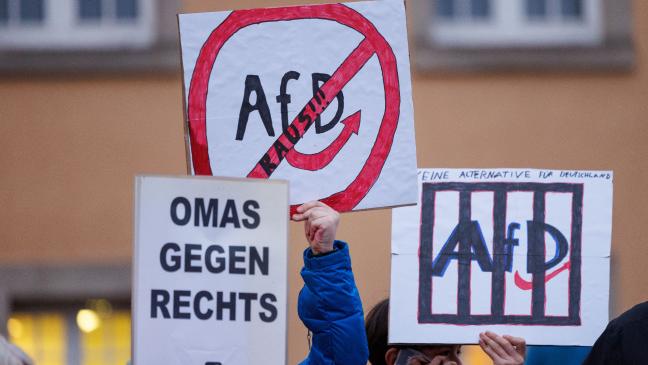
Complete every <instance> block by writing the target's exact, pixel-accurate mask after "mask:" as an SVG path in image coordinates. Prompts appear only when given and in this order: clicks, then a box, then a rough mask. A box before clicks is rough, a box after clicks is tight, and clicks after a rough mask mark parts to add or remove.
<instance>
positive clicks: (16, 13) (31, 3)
mask: <svg viewBox="0 0 648 365" xmlns="http://www.w3.org/2000/svg"><path fill="white" fill-rule="evenodd" d="M43 1H44V0H0V25H11V26H25V25H41V24H42V23H43V21H44V19H45V6H44V4H43Z"/></svg>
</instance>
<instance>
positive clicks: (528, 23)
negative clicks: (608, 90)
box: [409, 0, 634, 70]
mask: <svg viewBox="0 0 648 365" xmlns="http://www.w3.org/2000/svg"><path fill="white" fill-rule="evenodd" d="M409 5H410V6H409V13H410V19H411V20H412V23H413V25H414V27H413V30H414V37H415V38H414V40H415V47H416V51H415V52H413V53H414V56H415V62H416V64H417V65H418V66H419V67H420V68H423V69H433V68H438V66H441V68H451V69H471V70H474V69H480V68H482V67H486V68H489V69H494V68H506V69H510V66H521V67H531V68H538V67H549V68H563V66H567V67H573V66H578V67H579V68H581V69H582V67H583V66H584V65H585V64H589V65H592V66H593V67H597V68H599V67H600V68H607V67H608V66H610V65H612V66H613V67H615V68H616V67H622V68H627V67H630V66H631V65H632V64H633V61H634V48H633V45H632V23H631V13H630V0H615V1H603V0H425V1H412V2H410V3H409Z"/></svg>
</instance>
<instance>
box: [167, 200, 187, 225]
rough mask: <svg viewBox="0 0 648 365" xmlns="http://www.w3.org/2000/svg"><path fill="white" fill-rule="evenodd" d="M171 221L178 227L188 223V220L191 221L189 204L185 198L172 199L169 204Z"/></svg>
mask: <svg viewBox="0 0 648 365" xmlns="http://www.w3.org/2000/svg"><path fill="white" fill-rule="evenodd" d="M181 206H182V208H181ZM181 217H182V218H181ZM171 220H172V221H173V223H175V224H176V225H178V226H184V225H186V224H187V223H189V220H191V203H190V202H189V200H188V199H187V198H184V197H181V196H179V197H177V198H175V199H173V201H172V202H171Z"/></svg>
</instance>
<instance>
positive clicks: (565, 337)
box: [389, 169, 612, 345]
mask: <svg viewBox="0 0 648 365" xmlns="http://www.w3.org/2000/svg"><path fill="white" fill-rule="evenodd" d="M418 180H419V193H420V199H419V204H418V206H413V207H403V208H398V209H395V210H394V211H393V228H392V279H391V283H392V286H391V308H390V309H391V312H390V327H389V336H390V338H389V340H390V342H391V343H476V342H477V340H478V333H480V332H483V331H486V330H490V331H495V332H498V333H507V334H511V335H515V336H520V337H524V338H525V339H526V340H527V343H528V344H534V345H592V344H593V343H594V341H595V340H596V338H597V336H598V335H599V334H600V333H601V332H602V330H603V328H605V325H606V324H607V321H608V295H609V268H610V240H611V226H612V223H611V222H612V173H611V172H608V171H552V170H522V169H492V170H468V169H466V170H464V169H458V170H453V169H429V170H419V173H418Z"/></svg>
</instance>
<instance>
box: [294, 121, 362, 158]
mask: <svg viewBox="0 0 648 365" xmlns="http://www.w3.org/2000/svg"><path fill="white" fill-rule="evenodd" d="M340 123H343V124H344V129H342V132H341V133H340V135H338V136H337V138H336V139H335V140H334V141H333V142H331V144H330V145H329V146H328V147H326V148H325V149H324V150H322V151H321V152H318V153H314V154H307V153H301V152H299V151H297V150H296V149H294V148H293V149H291V150H290V152H288V154H287V155H286V161H288V163H289V164H290V165H291V166H293V167H296V168H298V169H302V170H309V171H315V170H321V169H323V168H324V167H326V166H327V165H328V164H329V163H331V161H333V159H334V158H335V156H337V154H338V153H339V152H340V150H341V149H342V147H344V145H345V144H346V143H347V142H348V141H349V139H350V138H351V135H353V134H358V132H359V131H360V111H357V112H355V113H353V114H351V115H350V116H348V117H347V118H346V119H344V120H343V121H341V122H340Z"/></svg>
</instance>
